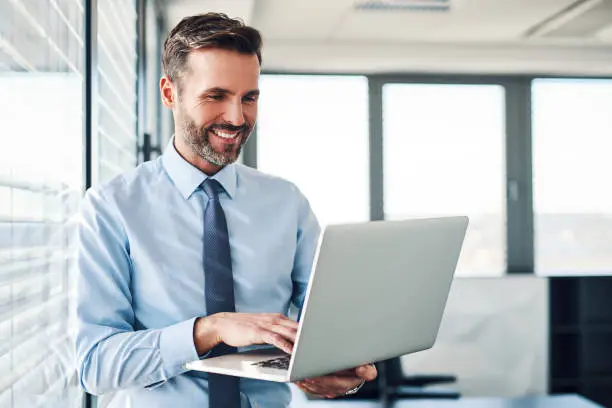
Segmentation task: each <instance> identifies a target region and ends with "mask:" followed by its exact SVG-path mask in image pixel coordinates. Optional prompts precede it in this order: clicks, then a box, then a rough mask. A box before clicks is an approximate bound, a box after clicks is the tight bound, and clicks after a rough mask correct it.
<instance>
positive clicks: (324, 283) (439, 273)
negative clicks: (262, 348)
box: [289, 217, 468, 381]
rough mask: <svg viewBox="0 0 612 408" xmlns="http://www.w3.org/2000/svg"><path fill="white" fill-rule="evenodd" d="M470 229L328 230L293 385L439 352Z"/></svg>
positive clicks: (375, 226)
mask: <svg viewBox="0 0 612 408" xmlns="http://www.w3.org/2000/svg"><path fill="white" fill-rule="evenodd" d="M467 225H468V218H467V217H444V218H429V219H415V220H402V221H375V222H367V223H360V224H350V225H331V226H328V227H327V228H325V230H324V231H323V233H322V237H321V240H320V244H319V248H318V251H317V256H316V262H315V265H314V266H313V272H312V274H313V275H312V277H311V279H310V283H309V287H308V292H307V294H306V299H305V302H304V310H303V312H302V319H301V324H300V329H299V331H298V337H297V339H296V344H295V348H294V353H293V356H292V359H291V365H290V367H289V370H290V378H291V381H295V380H298V379H303V378H308V377H312V376H316V375H321V374H322V373H330V372H334V371H337V370H342V369H345V368H351V367H354V366H356V365H359V364H363V363H367V362H376V361H381V360H385V359H388V358H392V357H397V356H400V355H404V354H408V353H412V352H416V351H420V350H425V349H428V348H430V347H432V346H433V344H434V342H435V339H436V336H437V333H438V329H439V327H440V322H441V320H442V315H443V312H444V307H445V305H446V300H447V297H448V293H449V291H450V287H451V283H452V280H453V276H454V272H455V268H456V266H457V261H458V259H459V255H460V252H461V247H462V243H463V240H464V237H465V233H466V229H467Z"/></svg>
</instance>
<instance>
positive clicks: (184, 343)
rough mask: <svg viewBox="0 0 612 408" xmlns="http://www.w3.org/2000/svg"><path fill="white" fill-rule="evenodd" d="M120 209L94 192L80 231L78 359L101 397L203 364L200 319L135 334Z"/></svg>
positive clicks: (85, 382)
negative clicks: (197, 334) (196, 333)
mask: <svg viewBox="0 0 612 408" xmlns="http://www.w3.org/2000/svg"><path fill="white" fill-rule="evenodd" d="M118 214H119V213H118V211H117V210H116V208H115V207H113V206H112V205H111V204H109V203H108V201H107V200H105V199H104V197H103V196H102V194H101V192H100V191H99V190H96V189H90V190H89V191H88V192H87V193H86V195H85V198H84V199H83V202H82V209H81V217H80V219H79V227H78V232H79V233H78V251H79V253H78V278H77V295H76V299H77V300H76V302H77V311H76V319H77V333H76V356H77V368H78V375H79V380H80V383H81V386H82V387H83V389H84V390H85V391H87V392H89V393H91V394H94V395H99V394H104V393H106V392H110V391H116V390H118V389H124V388H129V387H148V386H157V385H159V384H162V383H163V382H165V381H166V380H168V379H170V378H172V377H175V376H177V375H179V374H182V373H183V372H185V371H187V370H186V369H184V368H183V364H184V363H186V362H189V361H193V360H197V359H198V355H197V352H196V349H195V345H194V342H193V328H194V322H195V318H193V319H189V320H186V321H183V322H179V323H177V324H174V325H172V326H169V327H165V328H162V329H150V330H138V331H135V330H134V311H133V309H132V295H131V291H130V286H131V261H130V256H129V243H128V238H127V235H126V233H125V230H124V228H123V224H122V222H121V219H120V217H119V215H118Z"/></svg>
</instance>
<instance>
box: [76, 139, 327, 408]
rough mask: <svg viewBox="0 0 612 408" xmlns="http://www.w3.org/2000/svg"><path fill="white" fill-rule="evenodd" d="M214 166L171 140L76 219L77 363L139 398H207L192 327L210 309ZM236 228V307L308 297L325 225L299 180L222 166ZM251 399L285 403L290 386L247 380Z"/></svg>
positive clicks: (183, 401) (101, 383) (247, 402)
mask: <svg viewBox="0 0 612 408" xmlns="http://www.w3.org/2000/svg"><path fill="white" fill-rule="evenodd" d="M206 177H207V176H206V175H205V174H204V173H202V172H201V171H200V170H198V169H197V168H196V167H194V166H192V165H191V164H189V163H188V162H187V161H185V160H184V159H183V158H182V157H181V156H180V155H179V154H178V153H177V151H176V149H175V148H174V145H173V141H171V142H170V144H169V145H168V147H167V148H166V150H165V152H164V154H163V156H162V157H160V158H158V159H157V160H155V161H151V162H147V163H144V164H142V165H140V166H139V167H138V168H137V169H135V170H134V171H132V172H129V173H127V174H124V175H121V176H119V177H117V178H115V179H113V180H111V181H110V182H108V183H105V184H102V185H99V186H96V187H93V188H91V189H89V190H88V191H87V193H86V195H85V198H84V200H83V204H82V217H81V220H80V227H79V261H78V267H79V268H78V269H79V275H78V284H77V315H76V316H77V323H78V330H77V337H76V352H77V358H78V361H77V364H78V374H79V379H80V382H81V385H82V387H83V388H84V389H85V390H86V391H88V392H90V393H92V394H96V395H100V394H107V393H115V392H117V391H118V392H117V393H115V394H113V395H115V396H116V398H118V399H119V400H122V401H123V402H122V403H121V405H122V406H123V404H127V402H126V400H129V401H130V402H129V404H131V405H130V406H132V407H134V408H140V407H143V408H144V407H146V408H154V407H199V408H205V407H208V393H207V391H208V385H207V380H206V374H204V373H199V372H193V371H186V370H185V369H184V368H183V367H182V365H183V364H184V363H186V362H188V361H192V360H197V359H198V355H197V353H196V349H195V346H194V342H193V326H194V321H195V319H196V318H197V317H198V316H206V299H205V292H204V274H205V273H206V271H205V270H204V266H203V262H202V259H203V236H204V235H203V228H204V223H203V210H204V207H205V205H206V203H207V197H206V194H204V192H203V191H202V190H201V189H200V188H199V186H200V184H201V183H202V182H203V181H204V180H205V179H206ZM213 178H215V179H217V180H218V181H219V182H220V183H221V185H222V186H223V188H224V189H225V193H223V194H222V195H221V205H222V206H223V209H224V211H225V214H226V218H227V223H228V230H229V235H230V247H231V255H232V269H233V274H234V292H235V299H236V300H235V301H236V311H237V312H245V313H283V314H287V313H288V310H289V306H290V303H291V302H293V304H294V305H295V306H296V307H297V308H301V307H302V303H303V301H304V295H305V291H306V286H307V283H308V278H309V275H310V270H311V266H312V263H313V258H314V254H315V249H316V245H317V241H318V237H319V234H320V227H319V224H318V223H317V220H316V218H315V216H314V215H313V213H312V211H311V208H310V206H309V204H308V201H307V200H306V198H305V197H304V196H303V195H302V194H301V192H300V191H299V190H298V189H297V188H296V186H295V185H293V184H292V183H290V182H288V181H285V180H282V179H280V178H277V177H273V176H269V175H265V174H263V173H261V172H258V171H256V170H254V169H251V168H249V167H246V166H243V165H240V164H233V165H229V166H227V167H225V168H224V169H223V170H221V171H220V172H219V173H217V174H216V175H214V176H213ZM240 389H241V398H242V405H243V407H249V406H250V407H253V408H255V407H266V408H268V407H287V406H288V405H289V402H290V399H291V395H290V390H289V387H288V386H287V385H285V384H281V383H273V382H267V381H259V380H250V379H241V383H240Z"/></svg>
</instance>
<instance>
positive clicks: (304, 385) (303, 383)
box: [296, 381, 323, 397]
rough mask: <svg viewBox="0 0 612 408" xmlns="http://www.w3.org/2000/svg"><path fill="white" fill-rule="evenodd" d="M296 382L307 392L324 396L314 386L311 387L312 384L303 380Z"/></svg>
mask: <svg viewBox="0 0 612 408" xmlns="http://www.w3.org/2000/svg"><path fill="white" fill-rule="evenodd" d="M296 384H297V386H298V387H299V388H300V389H301V390H302V391H304V392H307V393H309V394H312V395H316V396H320V397H322V396H323V395H321V394H318V393H317V390H315V389H314V388H313V387H311V386H310V385H308V384H306V383H305V382H303V381H301V382H299V383H296Z"/></svg>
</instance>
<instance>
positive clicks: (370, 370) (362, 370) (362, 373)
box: [355, 364, 378, 381]
mask: <svg viewBox="0 0 612 408" xmlns="http://www.w3.org/2000/svg"><path fill="white" fill-rule="evenodd" d="M355 374H357V376H358V377H359V378H361V379H364V380H366V381H372V380H374V379H376V376H377V375H378V372H377V371H376V367H374V366H373V365H372V364H365V365H362V366H359V367H357V368H356V369H355Z"/></svg>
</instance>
